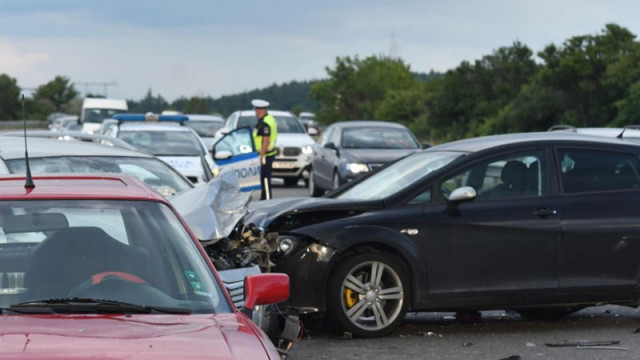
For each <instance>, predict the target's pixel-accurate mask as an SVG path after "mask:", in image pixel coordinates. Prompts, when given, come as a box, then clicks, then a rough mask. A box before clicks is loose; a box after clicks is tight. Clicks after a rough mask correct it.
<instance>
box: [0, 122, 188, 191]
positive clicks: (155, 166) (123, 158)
mask: <svg viewBox="0 0 640 360" xmlns="http://www.w3.org/2000/svg"><path fill="white" fill-rule="evenodd" d="M28 134H30V136H31V135H33V136H38V135H44V134H41V133H38V132H35V133H32V132H28ZM52 134H53V135H55V136H62V137H65V136H70V135H68V134H67V133H57V132H56V133H52ZM5 135H11V134H5ZM71 135H74V136H75V134H71ZM78 135H84V136H87V137H89V136H95V135H89V134H78ZM116 140H117V139H116ZM24 143H25V141H24V139H23V138H22V137H16V136H2V138H1V139H0V176H2V175H5V174H24V173H25V172H26V162H25V151H24ZM28 150H29V164H30V165H31V166H30V167H31V172H32V173H33V174H46V173H125V174H129V175H132V176H134V177H136V178H138V179H139V180H140V181H142V182H144V183H145V184H147V185H148V186H149V187H151V188H152V189H154V190H156V191H157V192H158V193H160V194H161V195H163V196H165V197H171V196H174V195H176V194H178V193H181V192H183V191H185V190H188V189H191V188H192V187H193V185H192V183H191V182H190V181H189V180H188V179H187V178H186V177H184V176H182V175H181V174H180V173H178V172H177V171H176V170H175V169H174V168H172V167H171V166H169V165H168V164H167V163H165V162H163V161H162V160H160V159H158V158H156V157H154V156H153V155H150V154H146V153H141V152H139V151H135V150H132V149H124V148H120V147H117V146H107V145H100V144H94V143H90V142H86V141H73V140H69V141H62V140H55V139H42V138H37V137H29V139H28Z"/></svg>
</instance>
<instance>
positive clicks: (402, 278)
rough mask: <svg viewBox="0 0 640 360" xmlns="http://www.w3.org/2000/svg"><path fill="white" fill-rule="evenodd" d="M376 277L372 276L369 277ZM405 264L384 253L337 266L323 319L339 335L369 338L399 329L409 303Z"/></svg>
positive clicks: (349, 259) (350, 259)
mask: <svg viewBox="0 0 640 360" xmlns="http://www.w3.org/2000/svg"><path fill="white" fill-rule="evenodd" d="M376 273H377V274H379V275H378V276H373V278H374V279H371V277H372V274H376ZM376 279H377V280H376ZM408 279H409V276H408V271H407V270H406V268H405V266H404V264H403V263H402V262H401V261H400V260H399V259H397V258H396V257H394V256H391V255H388V254H383V253H359V254H354V255H352V256H349V257H347V258H344V259H343V260H342V261H340V263H339V264H337V265H336V268H335V270H334V271H333V272H332V275H331V277H330V279H329V283H328V287H327V312H326V317H327V320H328V321H329V324H330V325H331V327H332V328H333V329H334V330H336V331H337V332H338V334H340V333H341V332H343V331H348V332H350V333H351V334H352V335H353V336H356V337H362V338H372V337H380V336H385V335H388V334H390V333H391V332H393V331H394V330H396V329H397V328H398V326H400V324H401V323H402V321H403V319H404V315H405V314H406V312H407V308H408V306H409V299H410V296H409V295H410V289H409V280H408Z"/></svg>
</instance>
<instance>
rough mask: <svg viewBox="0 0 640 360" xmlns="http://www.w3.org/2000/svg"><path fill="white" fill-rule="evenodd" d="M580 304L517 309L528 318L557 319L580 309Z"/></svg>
mask: <svg viewBox="0 0 640 360" xmlns="http://www.w3.org/2000/svg"><path fill="white" fill-rule="evenodd" d="M580 309H582V307H579V306H560V307H549V308H531V309H517V310H516V311H517V312H518V313H519V314H520V316H522V317H523V318H525V319H527V320H541V321H555V320H558V319H560V318H562V317H564V316H566V315H569V314H571V313H574V312H576V311H579V310H580Z"/></svg>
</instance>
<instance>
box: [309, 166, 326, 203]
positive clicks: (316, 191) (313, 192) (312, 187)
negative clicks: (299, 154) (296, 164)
mask: <svg viewBox="0 0 640 360" xmlns="http://www.w3.org/2000/svg"><path fill="white" fill-rule="evenodd" d="M323 192H324V191H322V189H320V188H319V187H318V186H316V180H315V175H313V171H311V173H310V174H309V195H310V196H311V197H318V196H320V195H322V193H323Z"/></svg>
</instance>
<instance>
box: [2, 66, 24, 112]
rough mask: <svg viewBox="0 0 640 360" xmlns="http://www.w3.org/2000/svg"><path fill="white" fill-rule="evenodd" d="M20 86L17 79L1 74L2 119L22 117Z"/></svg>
mask: <svg viewBox="0 0 640 360" xmlns="http://www.w3.org/2000/svg"><path fill="white" fill-rule="evenodd" d="M20 109H21V105H20V87H18V82H17V80H16V79H14V78H12V77H10V76H9V75H7V74H2V75H0V120H15V119H20V118H22V116H21V110H20Z"/></svg>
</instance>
